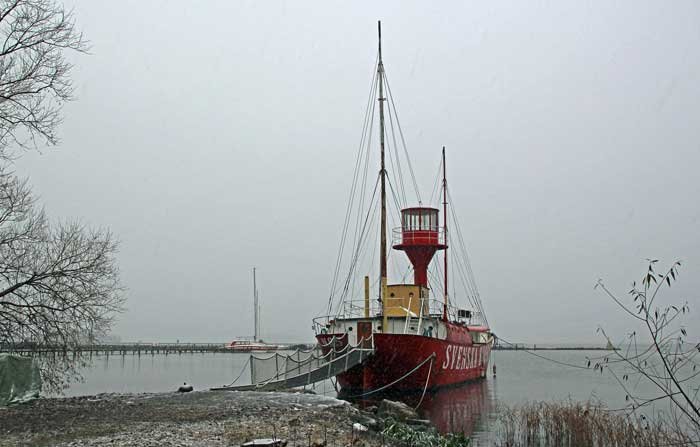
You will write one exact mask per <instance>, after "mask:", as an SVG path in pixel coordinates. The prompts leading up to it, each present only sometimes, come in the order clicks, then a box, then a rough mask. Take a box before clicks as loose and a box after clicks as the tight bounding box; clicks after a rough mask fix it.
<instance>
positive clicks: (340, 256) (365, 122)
mask: <svg viewBox="0 0 700 447" xmlns="http://www.w3.org/2000/svg"><path fill="white" fill-rule="evenodd" d="M378 63H379V53H377V57H376V59H375V62H374V70H373V74H372V81H371V83H370V94H369V97H368V99H367V106H366V108H365V116H364V119H363V126H362V134H361V137H360V144H359V146H358V151H357V160H356V162H355V168H354V172H353V180H352V186H351V188H350V197H349V203H348V208H347V210H346V213H345V220H344V223H343V230H342V236H341V240H340V247H339V249H338V259H337V260H336V266H335V270H334V273H333V279H332V281H331V292H330V296H329V297H328V310H329V311H330V308H331V303H332V301H333V293H334V292H333V291H334V290H335V287H336V284H337V280H338V275H339V273H340V265H341V263H342V259H343V252H344V249H345V241H346V239H347V230H348V225H349V224H350V216H351V215H352V209H353V203H354V196H355V191H356V186H357V177H358V173H359V169H360V166H361V160H362V155H361V154H362V148H363V146H364V138H365V135H366V132H367V125H368V122H369V117H370V116H372V115H373V114H370V105H371V104H373V101H372V96H373V90H374V86H375V85H376V77H377V65H378Z"/></svg>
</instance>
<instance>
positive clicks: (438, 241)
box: [393, 207, 447, 287]
mask: <svg viewBox="0 0 700 447" xmlns="http://www.w3.org/2000/svg"><path fill="white" fill-rule="evenodd" d="M438 212H439V210H438V209H437V208H428V207H414V208H405V209H403V210H401V228H397V229H395V230H394V238H393V239H394V245H393V247H394V249H396V250H402V251H405V252H406V256H408V259H409V260H410V261H411V264H413V281H414V283H415V285H417V286H422V287H427V286H428V264H430V260H431V259H433V256H434V255H435V252H436V251H438V250H444V249H446V248H447V244H445V233H444V229H441V228H440V226H439V224H438Z"/></svg>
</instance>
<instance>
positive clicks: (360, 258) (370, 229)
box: [343, 199, 379, 299]
mask: <svg viewBox="0 0 700 447" xmlns="http://www.w3.org/2000/svg"><path fill="white" fill-rule="evenodd" d="M377 200H378V199H377ZM371 206H372V208H371V210H372V215H371V216H370V219H369V222H368V225H367V229H366V230H365V231H364V234H365V235H371V236H370V237H369V238H366V239H365V241H364V243H363V244H362V246H361V247H359V252H358V255H357V260H356V262H355V266H354V270H353V272H351V276H352V278H351V279H350V283H351V284H352V285H353V289H352V292H351V299H352V297H354V290H355V289H354V285H355V284H356V283H358V282H360V281H358V275H359V276H361V274H360V273H359V269H360V266H362V265H366V264H365V263H364V261H365V259H366V257H367V253H368V252H369V253H370V254H371V257H370V259H369V262H370V264H369V265H373V263H374V259H375V255H376V250H369V248H370V247H375V246H376V241H377V235H378V233H379V231H375V230H377V227H378V225H377V220H378V219H377V208H378V207H377V206H374V201H373V202H372V204H371ZM346 298H347V292H345V293H344V294H343V299H346Z"/></svg>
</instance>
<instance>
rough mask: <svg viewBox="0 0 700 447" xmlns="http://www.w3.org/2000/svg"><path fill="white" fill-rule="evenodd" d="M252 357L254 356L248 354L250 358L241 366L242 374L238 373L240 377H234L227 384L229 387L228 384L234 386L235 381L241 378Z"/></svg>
mask: <svg viewBox="0 0 700 447" xmlns="http://www.w3.org/2000/svg"><path fill="white" fill-rule="evenodd" d="M250 357H252V356H248V360H246V362H245V364H244V365H243V368H241V372H240V374H238V377H236V378H235V379H233V382H231V383H229V384H228V385H226V386H227V387H228V386H233V384H234V383H236V382H238V379H240V378H241V376H242V375H243V373H244V372H245V370H246V367H247V366H248V364H249V363H250Z"/></svg>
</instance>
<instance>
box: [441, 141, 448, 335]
mask: <svg viewBox="0 0 700 447" xmlns="http://www.w3.org/2000/svg"><path fill="white" fill-rule="evenodd" d="M442 213H443V214H442V219H443V228H444V231H445V252H444V253H443V255H444V257H445V265H444V270H445V300H444V303H443V305H442V319H443V320H445V321H447V290H448V289H447V245H448V244H447V166H445V146H443V147H442Z"/></svg>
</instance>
